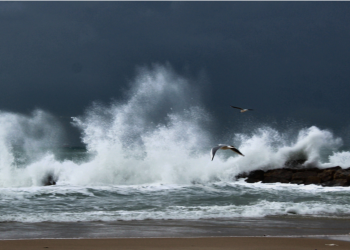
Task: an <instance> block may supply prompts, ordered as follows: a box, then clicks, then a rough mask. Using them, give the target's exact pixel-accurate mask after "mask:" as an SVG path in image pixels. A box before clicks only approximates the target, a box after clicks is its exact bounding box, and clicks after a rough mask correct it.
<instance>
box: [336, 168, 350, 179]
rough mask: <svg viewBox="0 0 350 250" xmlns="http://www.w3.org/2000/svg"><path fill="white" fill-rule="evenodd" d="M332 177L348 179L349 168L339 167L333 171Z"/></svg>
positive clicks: (349, 175)
mask: <svg viewBox="0 0 350 250" xmlns="http://www.w3.org/2000/svg"><path fill="white" fill-rule="evenodd" d="M334 179H345V180H350V170H349V169H339V170H337V171H336V172H335V173H334Z"/></svg>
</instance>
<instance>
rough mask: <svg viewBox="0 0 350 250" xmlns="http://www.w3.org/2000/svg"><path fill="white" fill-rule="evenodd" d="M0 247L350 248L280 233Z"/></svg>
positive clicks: (6, 245) (2, 245) (6, 243)
mask: <svg viewBox="0 0 350 250" xmlns="http://www.w3.org/2000/svg"><path fill="white" fill-rule="evenodd" d="M0 249H4V250H5V249H6V250H24V249H25V250H38V249H49V250H73V249H74V250H80V249H84V250H89V249H94V250H99V249H104V250H109V249H111V250H112V249H118V250H122V249H126V250H155V249H169V250H180V249H181V250H187V249H191V250H195V249H207V250H216V249H222V250H225V249H230V250H232V249H240V250H255V249H259V250H264V249H266V250H273V249H276V250H277V249H278V250H281V249H283V250H295V249H300V250H303V249H305V250H316V249H317V250H323V249H337V250H348V249H350V242H346V241H337V240H325V239H310V238H282V237H204V238H127V239H126V238H123V239H41V240H2V241H0Z"/></svg>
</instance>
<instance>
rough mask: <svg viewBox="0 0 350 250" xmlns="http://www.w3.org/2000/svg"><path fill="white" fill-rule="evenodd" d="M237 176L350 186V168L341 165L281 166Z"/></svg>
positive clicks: (258, 179) (263, 180)
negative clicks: (323, 166)
mask: <svg viewBox="0 0 350 250" xmlns="http://www.w3.org/2000/svg"><path fill="white" fill-rule="evenodd" d="M237 178H247V179H246V180H245V181H246V182H248V183H254V182H259V181H261V182H262V183H276V182H280V183H292V184H304V185H309V184H315V185H321V186H323V187H337V186H342V187H347V186H350V168H347V169H342V168H341V167H340V166H336V167H331V168H325V169H320V168H316V167H311V168H279V169H272V170H267V171H264V170H254V171H251V172H250V173H243V174H240V175H238V176H237Z"/></svg>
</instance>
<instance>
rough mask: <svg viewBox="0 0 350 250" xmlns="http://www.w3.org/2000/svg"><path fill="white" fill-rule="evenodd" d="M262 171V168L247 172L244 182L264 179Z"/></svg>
mask: <svg viewBox="0 0 350 250" xmlns="http://www.w3.org/2000/svg"><path fill="white" fill-rule="evenodd" d="M264 173H265V172H264V171H263V170H254V171H252V172H250V173H249V175H248V178H247V180H246V182H248V183H254V182H258V181H262V180H263V179H264Z"/></svg>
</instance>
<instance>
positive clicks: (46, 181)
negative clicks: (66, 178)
mask: <svg viewBox="0 0 350 250" xmlns="http://www.w3.org/2000/svg"><path fill="white" fill-rule="evenodd" d="M56 181H57V180H56V178H55V177H54V176H53V175H52V174H48V175H46V176H45V177H44V178H43V180H42V183H43V185H44V186H51V185H56Z"/></svg>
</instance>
